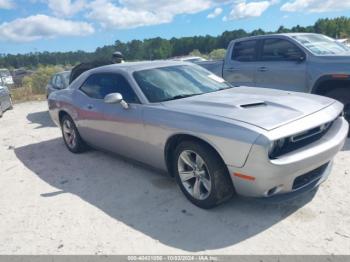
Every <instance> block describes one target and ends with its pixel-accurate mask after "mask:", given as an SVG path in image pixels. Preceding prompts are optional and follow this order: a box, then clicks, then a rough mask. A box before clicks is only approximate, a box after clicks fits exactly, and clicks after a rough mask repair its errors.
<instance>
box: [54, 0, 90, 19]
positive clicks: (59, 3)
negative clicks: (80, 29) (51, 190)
mask: <svg viewBox="0 0 350 262" xmlns="http://www.w3.org/2000/svg"><path fill="white" fill-rule="evenodd" d="M47 3H48V7H49V8H50V9H51V10H52V11H53V12H54V14H55V15H57V16H72V15H74V14H76V13H78V12H80V11H81V10H83V9H84V8H85V7H86V3H85V1H84V0H75V1H71V0H47Z"/></svg>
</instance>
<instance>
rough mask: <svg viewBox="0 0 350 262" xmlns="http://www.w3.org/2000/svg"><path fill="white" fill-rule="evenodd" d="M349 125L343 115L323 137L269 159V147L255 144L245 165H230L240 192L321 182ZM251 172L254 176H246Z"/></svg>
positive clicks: (258, 193) (257, 193) (283, 190)
mask: <svg viewBox="0 0 350 262" xmlns="http://www.w3.org/2000/svg"><path fill="white" fill-rule="evenodd" d="M348 129H349V125H348V123H347V121H346V120H345V119H344V118H343V117H339V118H338V119H337V120H335V122H334V124H333V125H332V127H331V128H330V130H329V131H328V132H327V133H326V134H325V135H324V136H323V137H322V138H321V139H319V140H317V141H316V142H314V143H312V144H309V145H307V146H305V147H303V148H300V149H298V150H296V151H293V152H291V153H288V154H285V155H283V156H281V157H279V158H278V159H269V158H268V156H267V152H266V148H264V147H262V146H260V145H259V144H255V145H253V146H252V149H251V152H250V153H249V156H248V158H247V161H246V163H245V165H244V167H242V168H237V167H233V166H228V170H229V172H230V175H231V178H232V181H233V184H234V187H235V190H236V192H237V193H238V194H239V195H242V196H248V197H271V196H276V195H281V194H287V193H297V192H299V191H300V192H302V191H304V190H302V189H305V188H309V187H310V185H314V187H315V186H318V185H319V184H320V183H322V182H323V181H325V180H326V178H327V176H328V174H329V173H330V170H331V166H332V165H331V163H332V160H333V158H334V156H335V155H336V154H337V153H338V152H339V151H340V150H341V149H342V148H343V146H344V143H345V141H346V138H347V134H348ZM237 174H243V176H242V175H240V176H237ZM247 176H249V178H250V179H244V178H245V177H247ZM312 188H313V187H312ZM310 189H311V188H310Z"/></svg>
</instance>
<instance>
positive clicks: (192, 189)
mask: <svg viewBox="0 0 350 262" xmlns="http://www.w3.org/2000/svg"><path fill="white" fill-rule="evenodd" d="M173 161H174V162H173V167H174V174H175V178H176V181H177V183H178V184H179V186H180V188H181V190H182V192H183V193H184V194H185V196H186V197H187V199H189V200H190V201H191V202H192V203H193V204H195V205H196V206H198V207H200V208H205V209H209V208H213V207H215V206H217V205H219V204H220V203H222V202H224V201H226V200H228V199H230V198H231V197H232V196H233V193H234V189H233V185H232V181H231V179H230V177H229V175H228V171H227V168H226V166H225V164H224V163H223V162H222V160H221V158H220V157H219V156H218V154H217V153H216V152H215V151H214V150H213V149H212V148H211V147H209V146H207V145H205V144H204V143H198V142H192V141H184V142H181V143H180V144H179V145H178V146H177V148H176V150H175V156H174V159H173Z"/></svg>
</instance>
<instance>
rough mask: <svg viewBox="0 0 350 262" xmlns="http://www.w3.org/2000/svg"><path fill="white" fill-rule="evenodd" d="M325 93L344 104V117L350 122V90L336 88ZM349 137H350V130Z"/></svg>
mask: <svg viewBox="0 0 350 262" xmlns="http://www.w3.org/2000/svg"><path fill="white" fill-rule="evenodd" d="M324 95H325V96H327V97H330V98H333V99H335V100H338V101H339V102H341V103H343V104H344V117H345V119H346V120H347V121H348V122H349V123H350V90H348V89H345V88H336V89H333V90H331V91H329V92H327V93H325V94H324ZM348 137H350V131H349V134H348Z"/></svg>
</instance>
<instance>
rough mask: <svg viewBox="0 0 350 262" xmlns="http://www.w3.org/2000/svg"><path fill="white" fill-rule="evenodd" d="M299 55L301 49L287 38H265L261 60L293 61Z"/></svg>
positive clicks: (301, 54) (300, 54)
mask: <svg viewBox="0 0 350 262" xmlns="http://www.w3.org/2000/svg"><path fill="white" fill-rule="evenodd" d="M301 56H303V53H302V51H301V50H300V49H299V48H298V47H297V46H295V45H294V44H293V43H291V42H289V41H287V40H284V39H266V40H264V42H263V47H262V54H261V60H264V61H293V60H295V59H296V58H298V57H301Z"/></svg>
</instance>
